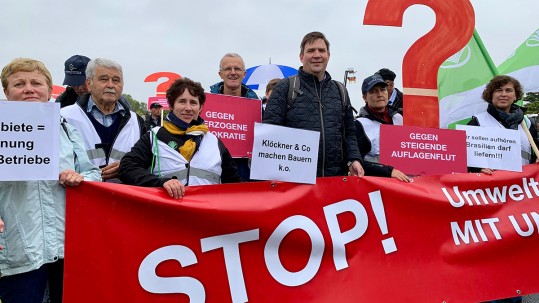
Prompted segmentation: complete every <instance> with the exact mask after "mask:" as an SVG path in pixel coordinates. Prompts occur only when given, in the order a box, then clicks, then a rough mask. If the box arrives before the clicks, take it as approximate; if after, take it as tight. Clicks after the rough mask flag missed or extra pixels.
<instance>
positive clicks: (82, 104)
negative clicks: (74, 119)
mask: <svg viewBox="0 0 539 303" xmlns="http://www.w3.org/2000/svg"><path fill="white" fill-rule="evenodd" d="M88 101H90V93H87V94H85V95H83V96H81V97H80V98H79V99H78V100H77V105H78V106H80V107H81V108H82V110H83V111H84V112H85V113H86V107H88ZM118 102H120V104H121V105H122V106H123V108H124V109H125V115H124V116H123V117H122V120H121V121H120V127H119V128H118V133H120V131H121V130H122V128H123V127H124V126H125V125H126V124H127V122H128V121H129V119H130V118H131V113H134V112H132V111H131V106H129V103H128V102H127V101H126V100H125V99H124V98H123V97H121V98H120V99H119V100H118ZM135 115H136V116H137V121H138V126H139V129H140V135H141V136H142V135H144V133H146V132H147V131H148V129H146V126H145V125H144V119H142V117H141V116H139V115H137V114H135ZM108 158H109V155H107V163H108V161H109V160H108Z"/></svg>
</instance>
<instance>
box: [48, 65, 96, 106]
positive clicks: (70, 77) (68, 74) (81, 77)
mask: <svg viewBox="0 0 539 303" xmlns="http://www.w3.org/2000/svg"><path fill="white" fill-rule="evenodd" d="M88 62H90V58H88V57H86V56H82V55H74V56H71V57H70V58H69V59H67V60H66V62H65V63H64V66H65V69H64V72H65V77H64V85H67V87H66V90H65V91H64V92H63V93H61V94H60V95H59V96H58V97H57V98H56V102H58V103H60V107H61V108H62V107H66V106H68V105H72V104H75V102H77V99H78V98H79V97H80V96H82V95H84V94H86V93H87V92H88V88H87V87H86V66H87V65H88Z"/></svg>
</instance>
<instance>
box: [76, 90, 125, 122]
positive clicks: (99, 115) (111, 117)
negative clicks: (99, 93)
mask: <svg viewBox="0 0 539 303" xmlns="http://www.w3.org/2000/svg"><path fill="white" fill-rule="evenodd" d="M86 112H87V113H89V114H91V115H92V116H93V117H94V118H95V119H96V120H97V121H98V122H99V123H101V124H102V125H103V126H105V127H109V126H110V125H111V124H112V123H114V121H116V118H117V117H118V115H116V113H120V115H121V116H122V117H123V116H124V115H125V113H126V110H125V109H124V107H123V106H122V104H120V102H116V105H115V106H114V110H113V111H112V113H110V114H108V115H105V114H104V113H103V112H102V111H101V110H100V109H99V108H98V107H97V105H96V104H95V102H94V99H93V98H92V96H90V99H89V100H88V105H87V106H86Z"/></svg>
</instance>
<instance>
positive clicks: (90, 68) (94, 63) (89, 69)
mask: <svg viewBox="0 0 539 303" xmlns="http://www.w3.org/2000/svg"><path fill="white" fill-rule="evenodd" d="M97 67H105V68H112V69H115V70H117V71H119V72H120V74H122V78H123V71H122V66H121V65H120V64H119V63H117V62H115V61H112V60H109V59H103V58H95V59H93V60H91V61H90V62H88V65H87V66H86V79H90V80H91V79H92V78H93V77H94V74H95V69H96V68H97Z"/></svg>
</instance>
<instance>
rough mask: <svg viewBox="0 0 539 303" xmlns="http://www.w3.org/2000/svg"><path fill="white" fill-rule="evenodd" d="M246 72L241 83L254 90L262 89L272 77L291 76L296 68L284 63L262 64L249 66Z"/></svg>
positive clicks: (296, 71) (295, 72) (295, 71)
mask: <svg viewBox="0 0 539 303" xmlns="http://www.w3.org/2000/svg"><path fill="white" fill-rule="evenodd" d="M246 72H247V73H246V75H245V78H244V79H243V84H245V85H247V86H248V87H249V88H251V89H254V90H264V89H266V85H267V84H268V82H270V81H271V80H272V79H275V78H280V79H282V78H286V77H289V76H293V75H295V74H297V73H298V70H297V69H295V68H293V67H290V66H285V65H277V64H264V65H258V66H254V67H250V68H248V69H247V70H246Z"/></svg>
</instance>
